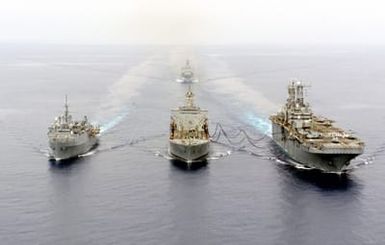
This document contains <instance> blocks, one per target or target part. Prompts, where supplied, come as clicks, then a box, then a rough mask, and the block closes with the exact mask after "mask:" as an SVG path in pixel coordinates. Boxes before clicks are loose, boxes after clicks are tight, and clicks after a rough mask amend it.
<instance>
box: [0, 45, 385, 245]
mask: <svg viewBox="0 0 385 245" xmlns="http://www.w3.org/2000/svg"><path fill="white" fill-rule="evenodd" d="M0 53H1V54H2V55H1V57H0V128H1V130H0V139H1V141H0V156H1V158H0V166H1V170H0V238H1V242H0V243H1V244H282V245H283V244H349V245H350V244H357V245H361V244H384V242H385V234H384V230H385V223H384V220H385V212H384V205H385V195H384V193H385V184H384V181H383V179H384V175H385V165H384V162H385V155H384V151H385V129H384V127H383V125H384V122H385V103H384V96H383V93H384V87H385V85H384V84H385V69H384V64H385V49H383V48H381V47H358V46H357V47H342V46H339V47H336V46H333V47H332V46H327V47H326V46H325V47H315V46H314V47H311V46H309V47H275V46H248V47H236V46H205V47H202V46H200V47H199V46H198V47H171V46H162V47H156V46H152V47H144V46H136V47H134V46H130V47H126V46H75V45H72V46H70V45H68V46H59V45H21V44H18V45H12V44H2V45H0ZM187 58H189V59H191V62H192V64H193V66H194V68H195V70H196V74H197V76H198V78H199V80H200V82H199V83H197V84H194V85H193V90H194V92H195V93H196V97H197V98H196V100H197V103H198V104H199V105H200V106H201V107H202V108H206V109H208V110H209V116H210V131H211V133H212V134H214V132H215V129H216V125H218V124H220V125H221V126H222V128H223V130H224V131H225V132H226V133H227V135H228V136H230V138H227V139H226V137H224V136H223V135H222V136H221V137H217V138H216V140H217V141H218V142H217V143H213V144H212V150H211V154H210V158H209V161H208V164H207V165H205V166H202V167H200V168H196V169H192V170H187V169H184V168H183V167H181V166H179V165H176V164H174V162H173V161H172V160H170V158H169V157H168V156H167V138H168V127H169V116H170V109H172V108H175V107H177V106H179V105H181V104H182V103H183V98H184V93H185V91H186V89H187V86H186V85H185V84H180V83H177V82H176V81H175V80H176V78H177V76H178V72H179V69H180V66H181V65H183V64H184V61H185V59H187ZM291 78H298V79H302V80H304V82H306V83H307V84H308V85H309V86H310V87H309V88H308V90H307V94H308V100H309V102H310V103H311V105H312V108H313V111H314V112H315V113H317V114H319V115H323V116H326V117H329V118H331V119H334V120H336V122H337V125H339V126H341V127H343V128H345V129H349V130H352V131H353V132H354V133H355V134H357V135H358V136H359V137H361V138H362V139H363V140H364V141H365V142H366V151H365V154H363V155H362V156H360V157H358V158H357V159H355V160H354V161H353V162H352V164H351V169H350V170H349V171H348V173H347V174H344V175H335V174H325V173H320V172H317V171H314V170H308V169H303V168H298V166H297V167H296V166H293V165H292V164H291V163H290V162H289V161H287V159H286V158H285V157H284V156H283V155H282V152H280V150H279V149H278V148H277V147H276V146H275V145H274V143H273V142H272V141H271V139H270V137H269V135H270V134H271V130H270V127H269V121H268V116H269V115H270V114H271V113H273V112H275V111H277V110H278V109H279V108H280V106H281V105H282V104H283V103H285V100H286V85H287V83H288V80H289V79H291ZM66 94H67V95H68V97H69V104H70V111H71V113H72V114H73V115H74V117H82V116H83V115H85V114H86V115H88V117H89V119H90V120H91V121H94V122H95V123H98V124H100V125H101V127H102V129H103V132H102V135H101V140H100V144H99V146H98V148H97V149H95V150H94V151H93V152H91V153H90V154H87V155H86V156H84V157H81V158H79V159H77V160H74V161H70V162H67V163H65V164H53V163H51V162H49V161H48V158H47V150H48V146H47V136H46V133H47V127H48V126H49V125H50V123H51V122H52V120H53V119H54V117H56V116H57V115H59V114H60V113H61V112H62V110H63V103H64V96H65V95H66ZM240 130H241V131H242V132H241V133H240ZM232 136H234V137H232ZM246 137H248V140H245V138H246ZM229 140H230V141H229Z"/></svg>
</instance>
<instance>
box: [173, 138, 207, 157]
mask: <svg viewBox="0 0 385 245" xmlns="http://www.w3.org/2000/svg"><path fill="white" fill-rule="evenodd" d="M169 151H170V154H171V155H173V156H175V157H177V158H179V159H181V160H184V161H187V162H190V161H194V160H198V159H202V158H204V157H205V156H207V155H208V154H209V151H210V141H203V142H201V143H196V144H183V143H181V142H177V141H174V140H170V146H169Z"/></svg>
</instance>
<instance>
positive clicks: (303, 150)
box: [270, 81, 365, 172]
mask: <svg viewBox="0 0 385 245" xmlns="http://www.w3.org/2000/svg"><path fill="white" fill-rule="evenodd" d="M288 94H289V97H288V99H287V102H286V104H285V105H284V106H283V108H282V109H281V111H280V112H278V113H277V114H275V115H272V116H271V117H270V120H271V122H272V137H273V140H274V141H275V142H276V143H277V144H278V145H279V146H280V147H281V148H282V149H283V150H284V151H285V152H286V154H287V155H288V156H289V157H290V158H292V159H294V160H295V161H297V162H298V163H301V164H302V165H304V166H307V167H311V168H317V169H320V170H323V171H327V172H341V171H343V170H344V169H345V168H346V167H347V166H348V165H349V164H350V161H351V160H352V159H353V158H355V157H356V156H358V155H360V154H362V153H363V151H364V147H365V145H364V143H363V142H362V141H361V140H360V139H358V138H357V137H355V136H353V135H352V134H350V133H347V132H345V131H344V130H343V129H340V128H337V127H335V126H333V123H334V122H333V121H332V120H329V119H327V118H323V117H318V116H316V115H314V114H313V112H312V110H311V108H310V105H309V104H308V103H305V100H304V85H303V83H302V82H300V81H291V82H290V83H289V86H288Z"/></svg>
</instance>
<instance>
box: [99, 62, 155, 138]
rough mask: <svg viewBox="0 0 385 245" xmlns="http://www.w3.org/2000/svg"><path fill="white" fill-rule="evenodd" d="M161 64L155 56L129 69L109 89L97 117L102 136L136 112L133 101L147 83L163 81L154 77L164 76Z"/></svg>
mask: <svg viewBox="0 0 385 245" xmlns="http://www.w3.org/2000/svg"><path fill="white" fill-rule="evenodd" d="M161 63H162V62H161V60H160V59H159V55H154V56H152V57H150V58H148V59H147V60H145V61H144V62H142V63H140V64H139V65H137V66H134V67H132V68H131V69H129V70H128V71H127V72H126V74H124V75H123V76H121V77H120V78H119V79H118V80H117V81H115V82H114V83H113V84H112V85H111V86H110V87H109V88H108V90H107V94H106V96H105V97H104V98H103V99H102V102H101V105H100V108H99V110H98V111H99V113H98V114H97V115H96V121H97V122H98V123H99V124H100V128H101V134H105V133H107V132H108V131H110V130H111V129H113V128H114V127H116V126H117V125H119V124H120V123H121V122H122V121H123V120H124V119H125V118H126V117H127V116H128V115H129V114H130V113H131V112H132V110H134V108H135V106H134V104H133V103H132V99H133V98H134V97H136V96H139V95H140V93H141V92H140V90H141V89H142V88H143V87H144V85H145V84H146V83H148V82H150V81H154V80H155V79H156V80H159V79H162V78H161V77H155V76H152V75H154V74H155V75H156V74H162V71H161V70H162V69H161V68H162V66H161Z"/></svg>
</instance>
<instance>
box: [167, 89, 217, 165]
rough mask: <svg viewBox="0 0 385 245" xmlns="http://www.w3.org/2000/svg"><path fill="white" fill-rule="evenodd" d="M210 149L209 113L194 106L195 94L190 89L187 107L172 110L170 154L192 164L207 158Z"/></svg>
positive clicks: (187, 95) (187, 94)
mask: <svg viewBox="0 0 385 245" xmlns="http://www.w3.org/2000/svg"><path fill="white" fill-rule="evenodd" d="M209 149H210V136H209V129H208V111H207V110H204V109H200V108H199V107H198V106H196V105H195V104H194V94H193V92H192V91H191V87H189V90H188V91H187V93H186V102H185V105H183V106H180V107H179V108H177V109H174V110H171V122H170V137H169V152H170V154H171V155H173V156H175V157H177V158H178V159H180V160H183V161H186V162H187V163H191V162H192V161H194V160H198V159H203V158H204V157H205V156H207V155H208V153H209Z"/></svg>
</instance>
